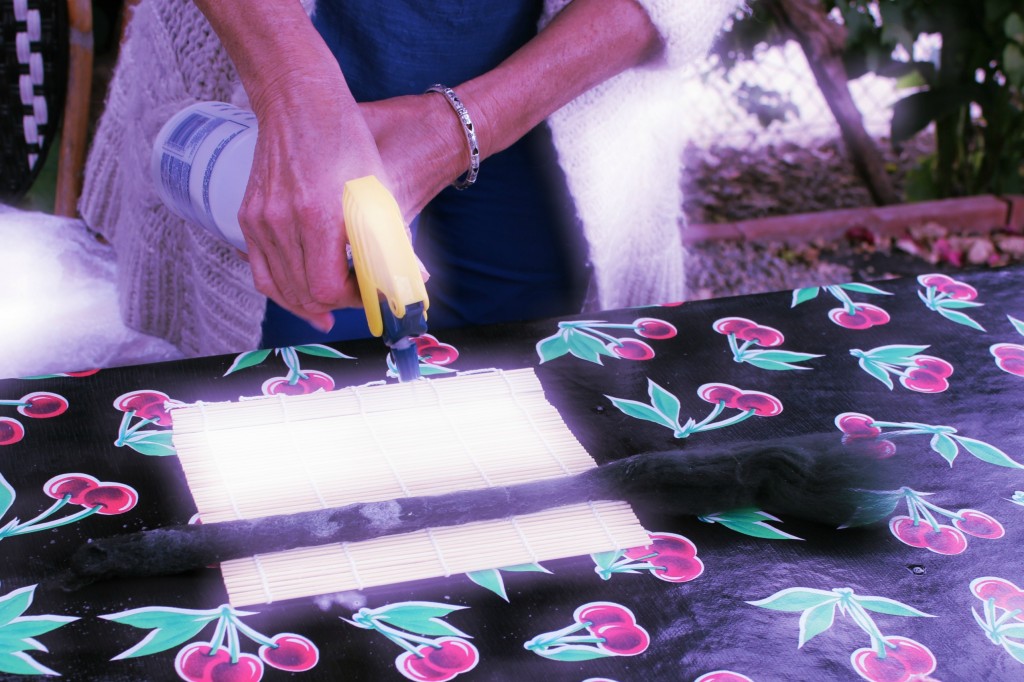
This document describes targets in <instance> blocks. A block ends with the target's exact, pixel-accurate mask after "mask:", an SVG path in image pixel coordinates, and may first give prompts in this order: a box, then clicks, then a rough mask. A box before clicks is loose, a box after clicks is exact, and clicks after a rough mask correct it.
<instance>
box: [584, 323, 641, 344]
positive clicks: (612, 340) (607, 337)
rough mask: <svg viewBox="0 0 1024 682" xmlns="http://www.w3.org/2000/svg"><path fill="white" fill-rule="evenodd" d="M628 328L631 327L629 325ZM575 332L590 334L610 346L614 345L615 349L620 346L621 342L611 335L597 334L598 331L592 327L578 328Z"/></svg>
mask: <svg viewBox="0 0 1024 682" xmlns="http://www.w3.org/2000/svg"><path fill="white" fill-rule="evenodd" d="M630 326H632V325H630ZM576 331H578V332H581V333H583V334H591V335H593V336H596V337H597V338H600V339H604V340H605V341H607V342H608V343H610V344H612V345H614V346H616V347H619V346H621V345H622V342H621V341H619V340H618V339H617V338H615V337H614V336H612V335H611V334H605V333H604V332H599V331H598V330H596V329H594V328H593V327H578V328H577V329H576Z"/></svg>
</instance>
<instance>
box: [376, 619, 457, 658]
mask: <svg viewBox="0 0 1024 682" xmlns="http://www.w3.org/2000/svg"><path fill="white" fill-rule="evenodd" d="M364 622H367V623H368V624H369V627H370V628H371V629H373V630H376V631H377V632H379V633H381V634H382V635H384V636H385V637H387V638H388V639H390V640H391V641H393V642H395V641H397V640H398V639H400V640H402V641H408V642H416V643H418V644H426V645H428V646H431V647H433V648H435V649H440V648H441V645H440V644H438V643H437V642H435V641H434V640H432V639H428V638H427V637H420V636H419V635H414V634H412V633H411V632H404V631H402V630H397V629H395V628H393V627H391V626H389V625H385V624H384V623H381V622H380V621H379V620H377V619H376V618H374V617H373V616H369V617H368V618H367V619H366V621H364ZM402 646H403V647H404V648H406V649H408V650H409V651H413V650H414V648H415V647H413V648H410V647H408V646H406V645H405V644H402ZM417 655H419V654H417Z"/></svg>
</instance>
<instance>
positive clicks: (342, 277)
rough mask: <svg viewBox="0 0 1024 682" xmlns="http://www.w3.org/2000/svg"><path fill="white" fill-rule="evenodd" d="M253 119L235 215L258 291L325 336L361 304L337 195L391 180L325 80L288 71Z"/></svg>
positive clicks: (258, 101)
mask: <svg viewBox="0 0 1024 682" xmlns="http://www.w3.org/2000/svg"><path fill="white" fill-rule="evenodd" d="M251 102H252V105H253V110H254V111H255V113H256V116H257V119H258V121H259V135H258V137H257V142H256V150H255V154H254V158H253V165H252V172H251V174H250V177H249V184H248V186H247V187H246V191H245V197H244V199H243V201H242V208H241V210H240V211H239V214H238V218H239V224H240V225H241V228H242V232H243V234H244V235H245V240H246V244H247V247H248V259H249V263H250V265H251V267H252V273H253V281H254V283H255V285H256V288H257V290H258V291H260V292H261V293H263V294H264V295H266V296H268V297H269V298H271V299H273V300H274V301H276V302H277V303H278V304H279V305H281V306H282V307H283V308H285V309H287V310H289V311H291V312H292V313H294V314H296V315H298V316H299V317H302V318H305V319H306V320H308V321H309V322H310V323H311V324H313V326H315V327H317V328H320V329H322V330H325V331H326V330H328V329H330V327H331V325H332V324H333V318H332V316H331V314H330V311H332V310H334V309H337V308H344V307H351V306H360V305H362V302H361V300H360V298H359V290H358V286H357V284H356V281H355V273H354V272H350V271H349V268H348V264H347V260H346V251H345V246H346V244H347V241H348V240H347V237H346V231H345V224H344V215H343V211H342V188H343V186H344V183H345V182H346V181H348V180H351V179H355V178H359V177H364V176H367V175H376V176H377V177H378V179H380V180H381V181H382V182H383V183H384V184H385V185H386V186H387V185H389V182H388V177H387V175H386V173H385V171H384V166H383V165H382V163H381V158H380V155H379V154H378V152H377V147H376V145H375V143H374V140H373V136H372V134H371V132H370V130H369V129H368V128H367V126H366V123H365V121H364V120H363V117H362V115H361V114H360V112H359V110H358V108H357V107H356V106H355V103H354V102H352V100H351V97H350V96H349V95H348V91H347V88H345V87H344V82H343V81H342V80H341V79H340V78H337V77H335V76H333V75H332V74H330V73H328V74H326V75H320V74H317V75H310V74H304V73H295V72H291V73H289V74H288V76H287V77H286V78H278V79H276V80H275V81H274V82H273V83H271V84H270V85H269V86H267V87H263V88H261V90H260V91H258V93H256V96H253V97H251Z"/></svg>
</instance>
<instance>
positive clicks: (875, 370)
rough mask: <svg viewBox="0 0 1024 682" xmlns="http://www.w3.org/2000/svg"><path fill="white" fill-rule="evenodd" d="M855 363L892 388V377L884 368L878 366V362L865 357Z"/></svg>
mask: <svg viewBox="0 0 1024 682" xmlns="http://www.w3.org/2000/svg"><path fill="white" fill-rule="evenodd" d="M857 364H858V365H860V368H861V369H862V370H864V371H865V372H867V373H868V375H869V376H872V377H874V378H876V379H878V380H879V381H881V382H882V383H883V384H885V385H886V386H887V387H888V388H889V390H890V391H891V390H892V389H893V383H892V378H891V377H890V376H889V373H888V372H886V371H885V369H884V368H882V367H880V366H878V364H876V363H874V362H871V361H870V360H868V359H867V358H861V359H860V360H858V361H857Z"/></svg>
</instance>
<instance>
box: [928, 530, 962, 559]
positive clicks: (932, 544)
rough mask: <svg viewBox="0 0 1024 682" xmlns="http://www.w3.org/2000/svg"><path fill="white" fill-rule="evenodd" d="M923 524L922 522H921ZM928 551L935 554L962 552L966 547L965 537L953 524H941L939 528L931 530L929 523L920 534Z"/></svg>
mask: <svg viewBox="0 0 1024 682" xmlns="http://www.w3.org/2000/svg"><path fill="white" fill-rule="evenodd" d="M922 525H924V524H922ZM921 539H923V540H924V542H925V546H926V547H927V548H928V551H931V552H935V553H936V554H945V555H950V556H951V555H954V554H962V553H963V551H964V550H965V549H967V538H965V537H964V534H963V533H961V532H960V531H959V530H957V529H956V528H953V526H947V525H945V524H942V525H940V526H939V530H938V531H936V530H933V529H932V527H931V525H928V526H926V527H925V529H924V532H923V533H922V534H921Z"/></svg>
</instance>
